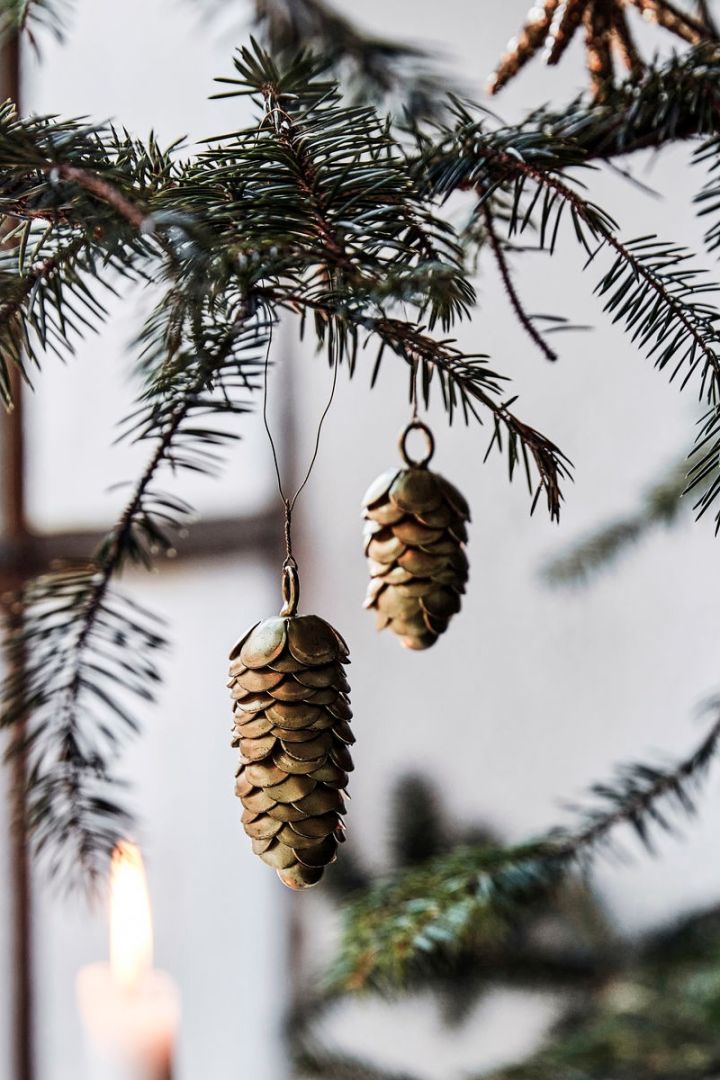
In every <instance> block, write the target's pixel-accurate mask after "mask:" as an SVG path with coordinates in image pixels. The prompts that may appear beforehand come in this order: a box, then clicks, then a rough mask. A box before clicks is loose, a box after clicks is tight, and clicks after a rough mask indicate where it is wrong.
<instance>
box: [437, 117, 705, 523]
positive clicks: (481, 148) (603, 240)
mask: <svg viewBox="0 0 720 1080" xmlns="http://www.w3.org/2000/svg"><path fill="white" fill-rule="evenodd" d="M455 108H456V115H457V124H456V127H455V129H454V130H448V129H447V128H445V129H441V130H443V131H444V136H443V137H442V138H441V139H440V140H439V141H437V142H436V143H430V142H429V141H427V140H424V141H422V142H421V143H420V149H421V157H420V160H419V164H418V169H419V172H420V175H421V176H423V177H424V178H425V181H426V183H427V184H428V187H429V189H430V191H431V192H432V193H435V194H436V195H439V196H442V197H447V196H448V195H449V194H450V193H451V192H452V191H455V190H472V191H474V192H476V193H477V195H478V196H479V204H478V208H477V211H476V212H478V213H482V212H483V207H484V205H485V204H486V202H487V200H488V199H490V198H491V197H492V196H493V195H494V194H495V192H496V191H498V190H501V191H503V192H505V193H506V194H507V195H508V196H509V197H510V198H511V211H510V219H509V234H510V235H511V236H512V235H514V234H517V233H520V234H521V233H522V232H524V231H525V230H526V229H528V228H529V227H530V225H531V224H534V226H535V228H536V230H537V236H538V245H539V247H540V248H541V249H546V250H548V251H549V252H550V253H551V254H552V253H553V252H554V251H555V248H556V243H557V238H558V232H559V229H560V225H561V222H562V219H563V214H564V213H565V212H567V213H568V215H569V217H570V220H571V224H572V226H573V232H574V236H575V239H576V241H577V242H578V243H579V244H580V246H581V247H582V248H583V249H584V251H585V252H586V254H587V257H588V258H587V262H586V266H587V265H591V264H593V263H594V262H595V261H596V260H597V258H598V255H599V254H600V253H601V252H602V251H603V250H609V251H611V252H612V253H614V261H613V262H612V264H611V266H610V268H609V269H608V270H607V271H605V272H604V273H603V275H602V277H601V278H600V280H599V282H598V284H597V286H596V289H595V291H596V293H597V294H598V295H599V296H601V297H604V298H605V302H604V310H605V311H606V312H607V313H609V314H611V315H612V316H613V321H614V322H620V323H621V324H623V325H624V327H625V329H626V331H627V332H629V333H630V335H631V338H632V340H633V341H634V342H637V343H638V344H639V346H640V347H641V348H643V349H644V350H645V352H646V353H647V355H648V356H649V357H651V358H652V359H653V360H654V364H655V367H656V368H658V369H659V370H661V371H662V370H665V369H667V370H669V372H670V380H671V381H672V380H673V379H675V378H676V376H678V375H679V374H680V375H681V388H682V387H684V386H685V385H686V384H687V382H688V381H689V379H690V378H691V376H693V375H696V374H697V375H698V376H699V393H700V395H701V396H704V397H705V399H706V401H707V402H708V404H709V405H710V406H711V409H712V410H713V415H714V410H715V407H716V402H718V400H720V332H719V331H718V318H719V317H718V313H717V311H716V309H715V308H714V307H713V306H711V305H710V303H709V302H708V298H709V297H711V296H712V295H713V294H714V293H715V292H717V286H716V285H715V283H714V282H713V281H712V280H711V279H710V278H709V277H708V276H707V275H706V274H705V273H704V272H701V271H699V270H698V269H696V268H695V267H693V266H692V265H691V264H690V262H689V260H690V259H691V256H690V253H689V252H688V251H686V250H685V249H684V248H681V247H678V246H673V245H668V244H664V243H661V242H659V241H658V240H656V239H655V238H654V237H640V238H637V239H635V240H631V241H622V240H620V239H619V237H618V236H617V232H616V225H615V222H614V221H613V220H612V219H611V218H610V217H609V216H608V215H607V214H606V213H605V212H604V211H602V210H601V209H600V208H599V207H597V206H595V205H594V204H593V203H591V202H589V201H588V200H587V199H586V198H585V197H584V196H583V195H582V194H581V193H580V192H579V191H578V190H577V185H575V186H571V182H570V181H569V180H568V178H567V177H566V176H565V175H564V174H559V172H558V166H557V165H556V164H555V162H557V161H558V159H559V158H560V157H563V159H564V168H567V167H570V166H572V165H575V164H578V163H582V157H580V158H578V156H577V150H576V149H575V148H574V147H573V146H565V145H563V144H560V143H557V144H555V145H553V144H552V140H550V142H548V139H547V138H546V137H538V136H537V135H536V134H528V133H518V132H517V131H515V130H514V129H501V130H499V131H488V130H487V125H486V121H485V119H484V118H481V119H480V120H479V121H475V120H474V119H473V117H472V116H471V114H470V113H469V112H468V111H467V109H466V108H465V107H464V106H463V105H461V104H459V103H457V104H456V107H455ZM547 160H549V161H550V162H551V164H550V165H549V166H547V165H546V161H547ZM716 448H717V453H716V452H715V451H716ZM694 454H695V459H696V464H695V465H694V466H693V468H692V469H691V474H690V475H691V485H690V486H691V487H693V486H695V485H696V484H698V483H702V484H703V485H704V491H703V494H702V497H701V501H700V506H701V510H702V512H704V511H705V510H706V509H707V507H708V506H709V505H710V504H711V503H712V502H713V500H714V499H715V497H716V495H718V494H720V464H718V462H719V461H720V457H719V456H718V455H720V428H718V427H717V425H716V424H715V423H713V417H712V416H710V415H709V416H708V419H707V423H706V426H705V427H704V428H703V430H702V431H701V434H700V437H699V439H698V442H697V445H696V449H695V451H694ZM698 456H700V461H699V463H697V457H698ZM713 471H714V474H715V475H714V479H716V480H717V481H718V483H717V484H714V483H713V482H712V480H713V477H712V476H711V475H710V474H711V473H712V472H713ZM716 521H717V525H718V528H720V512H719V513H718V516H717V519H716Z"/></svg>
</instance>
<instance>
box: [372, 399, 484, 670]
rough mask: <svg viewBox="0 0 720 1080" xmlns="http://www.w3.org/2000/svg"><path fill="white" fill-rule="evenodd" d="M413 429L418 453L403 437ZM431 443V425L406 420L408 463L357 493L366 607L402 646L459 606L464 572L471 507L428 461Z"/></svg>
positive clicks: (437, 628) (440, 626) (431, 635)
mask: <svg viewBox="0 0 720 1080" xmlns="http://www.w3.org/2000/svg"><path fill="white" fill-rule="evenodd" d="M415 430H417V431H420V432H422V434H423V435H424V436H425V439H426V440H427V452H426V454H425V457H424V458H423V459H421V460H419V461H413V460H412V459H411V458H410V457H409V456H408V452H407V445H406V444H407V439H408V436H409V435H410V433H411V432H412V431H415ZM434 449H435V444H434V440H433V437H432V433H431V431H430V429H429V428H428V427H427V426H426V425H425V424H423V423H422V422H421V421H419V420H412V421H411V422H410V424H408V426H407V428H406V429H405V431H404V432H403V434H402V435H401V437H400V452H401V454H402V456H403V458H404V460H405V463H406V466H407V468H401V469H390V470H389V471H388V472H386V473H383V474H382V476H379V477H378V478H377V480H376V481H375V482H374V483H373V484H371V485H370V487H369V489H368V491H367V492H366V494H365V498H364V500H363V508H364V509H363V514H364V517H365V529H364V540H365V555H366V556H367V560H368V568H369V571H370V583H369V586H368V591H367V597H366V600H365V607H367V608H372V609H373V610H374V611H375V616H376V623H377V627H378V629H379V630H383V629H385V628H386V627H387V628H388V629H390V630H392V631H393V632H394V633H395V634H397V635H398V636H399V637H400V640H401V643H402V644H403V645H404V646H405V647H406V648H408V649H427V648H429V647H430V646H431V645H434V644H435V642H436V641H437V639H438V637H439V635H440V634H442V633H443V632H444V631H445V630H446V629H447V626H448V623H449V621H450V619H451V617H452V616H453V615H455V614H456V613H457V612H458V611H459V610H460V597H461V596H462V594H463V593H464V592H465V586H466V583H467V579H468V561H467V556H466V555H465V543H466V541H467V522H468V521H469V520H470V510H469V507H468V504H467V503H466V501H465V499H464V498H463V496H462V495H461V494H460V492H459V491H458V490H457V488H455V487H454V486H453V485H452V484H451V483H449V481H447V480H445V479H444V478H443V477H442V476H439V475H438V474H437V473H434V472H431V471H430V469H428V464H429V462H430V460H431V458H432V455H433V452H434Z"/></svg>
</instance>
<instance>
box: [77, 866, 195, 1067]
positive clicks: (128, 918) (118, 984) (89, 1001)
mask: <svg viewBox="0 0 720 1080" xmlns="http://www.w3.org/2000/svg"><path fill="white" fill-rule="evenodd" d="M77 996H78V1006H79V1009H80V1015H81V1017H82V1020H83V1024H84V1026H85V1030H86V1031H87V1034H88V1036H89V1039H90V1041H91V1043H92V1044H93V1046H94V1049H95V1051H96V1052H97V1053H98V1055H99V1058H98V1061H100V1060H102V1061H103V1062H104V1066H100V1068H103V1069H104V1075H105V1076H107V1077H110V1076H111V1075H112V1076H113V1077H115V1076H118V1077H119V1076H121V1075H122V1076H123V1077H124V1078H125V1077H127V1080H168V1078H170V1076H171V1074H172V1060H173V1050H174V1045H175V1034H176V1031H177V1027H178V1021H179V1018H180V998H179V994H178V990H177V987H176V985H175V983H174V982H173V980H172V979H171V978H170V976H169V975H167V974H165V972H163V971H157V970H155V969H154V968H153V934H152V915H151V911H150V898H149V895H148V890H147V882H146V879H145V870H144V868H143V862H142V856H141V854H140V851H139V849H138V848H137V847H135V845H134V844H122V845H121V846H120V847H119V848H118V849H117V850H116V852H115V854H114V855H113V859H112V866H111V871H110V963H109V964H90V965H89V966H88V967H84V968H82V969H81V970H80V971H79V972H78V977H77ZM110 1069H112V1070H113V1072H112V1073H111V1072H110V1071H109V1070H110ZM92 1080H99V1077H96V1076H93V1077H92Z"/></svg>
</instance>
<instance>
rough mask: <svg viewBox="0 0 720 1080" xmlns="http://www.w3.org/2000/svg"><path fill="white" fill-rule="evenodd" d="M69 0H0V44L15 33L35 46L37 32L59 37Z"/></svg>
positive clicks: (63, 29)
mask: <svg viewBox="0 0 720 1080" xmlns="http://www.w3.org/2000/svg"><path fill="white" fill-rule="evenodd" d="M71 7H72V2H71V0H0V44H3V43H4V42H5V41H7V40H8V38H10V37H11V36H13V35H15V34H25V35H26V36H27V38H28V40H29V41H30V43H31V44H32V45H33V47H34V48H35V49H36V50H37V49H38V40H37V35H38V32H45V31H46V32H49V33H50V34H51V35H52V36H53V37H54V38H56V40H58V41H62V39H63V37H64V31H65V27H66V23H67V17H68V14H69V11H70V9H71Z"/></svg>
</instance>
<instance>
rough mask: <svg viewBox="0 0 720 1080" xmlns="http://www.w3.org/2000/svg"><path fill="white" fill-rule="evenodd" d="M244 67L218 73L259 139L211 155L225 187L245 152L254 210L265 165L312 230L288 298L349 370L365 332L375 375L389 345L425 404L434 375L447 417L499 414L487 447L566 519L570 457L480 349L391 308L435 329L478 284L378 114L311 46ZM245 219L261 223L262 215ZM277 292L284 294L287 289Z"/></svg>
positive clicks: (254, 57) (241, 62) (232, 140)
mask: <svg viewBox="0 0 720 1080" xmlns="http://www.w3.org/2000/svg"><path fill="white" fill-rule="evenodd" d="M236 69H237V72H238V76H239V78H236V79H223V80H221V81H222V82H224V83H225V84H227V85H230V86H232V87H233V89H231V90H229V91H228V93H229V94H239V93H244V94H251V95H253V96H254V97H255V98H256V99H257V100H258V101H259V102H261V103H262V105H263V108H264V110H265V118H264V121H263V123H262V124H261V126H260V136H261V138H260V139H259V138H258V133H257V132H255V131H253V132H251V133H242V132H241V133H233V134H231V135H228V136H225V137H223V138H222V139H221V140H217V142H218V147H217V148H216V147H213V149H212V150H211V151H209V152H208V154H207V155H206V157H207V161H208V162H209V163H211V164H212V175H213V178H214V179H213V182H214V183H215V184H218V183H220V184H222V183H223V180H224V177H225V175H226V174H227V172H228V162H230V163H231V168H232V176H233V179H234V183H235V185H237V182H238V180H237V178H238V170H240V175H241V176H242V175H243V171H244V168H243V161H244V160H245V161H247V163H248V166H249V167H251V169H252V181H251V182H252V185H253V193H254V194H255V196H256V197H255V200H254V203H253V213H254V214H259V213H262V212H263V211H264V206H263V205H262V203H261V202H259V201H258V200H261V199H262V193H261V190H260V189H258V175H261V176H263V178H264V180H265V185H266V186H265V190H266V191H267V192H269V193H271V192H272V186H271V185H279V186H280V185H281V186H282V190H283V192H284V201H285V212H286V214H287V213H288V212H290V213H292V216H293V222H294V231H295V233H296V234H299V233H302V234H303V235H304V236H305V238H306V247H305V248H304V249H303V253H302V254H303V260H302V261H298V258H297V253H296V252H294V251H291V252H287V251H285V252H277V249H276V252H277V258H278V260H280V261H281V265H282V267H283V271H284V274H285V275H286V276H290V275H291V274H292V276H291V285H290V286H289V287H288V289H287V292H286V294H285V300H284V303H285V304H286V305H287V306H290V307H294V308H295V309H296V310H300V311H305V310H312V311H313V312H314V314H315V328H316V333H317V334H318V337H319V338H320V340H321V341H322V340H323V337H324V335H325V333H326V332H328V333H329V332H332V333H333V335H334V339H335V341H336V343H337V344H338V347H339V355H340V358H341V359H342V358H343V357H345V356H347V357H348V360H349V366H350V372H351V374H352V372H353V370H354V367H355V361H356V357H357V349H358V332H359V331H362V330H366V331H369V332H370V334H371V335H372V336H375V337H377V338H378V339H379V344H380V347H379V351H378V355H377V360H376V365H375V371H374V374H373V382H374V381H375V379H376V378H377V375H378V371H379V365H380V363H381V361H382V357H383V352H384V350H385V349H390V350H391V351H393V352H395V353H396V354H397V355H399V356H400V357H402V358H403V359H404V360H405V361H406V363H408V364H409V366H410V369H411V378H412V380H413V385H415V381H417V383H418V385H419V387H420V392H421V393H422V396H423V397H424V399H425V401H426V404H427V403H428V401H429V394H430V388H431V385H432V383H433V381H435V382H436V383H437V384H438V385H439V387H440V390H441V394H442V398H443V404H444V406H445V408H446V410H447V412H448V415H449V417H450V419H452V417H453V415H454V412H455V410H456V408H458V407H459V408H460V409H461V411H462V413H463V415H464V417H465V419H466V420H467V419H468V418H469V417H470V416H476V417H478V412H477V408H476V406H477V405H481V406H482V407H483V408H484V409H487V410H489V411H490V413H491V415H492V418H493V427H494V435H493V438H492V440H491V443H490V448H489V449H490V450H492V449H493V448H495V447H497V448H498V449H500V450H501V451H502V450H506V452H507V458H508V468H509V473H510V477H511V478H512V476H513V474H514V472H515V470H516V468H517V467H518V466H521V467H523V468H524V470H525V472H526V476H527V479H528V485H529V488H530V491H531V492H534V497H533V504H532V505H533V507H534V506H535V504H536V502H537V499H538V497H539V495H540V494H541V493H544V495H545V498H546V502H547V506H548V511H549V513H550V516H551V518H554V519H556V518H557V517H558V515H559V510H560V503H561V499H562V493H561V490H560V485H561V482H562V481H563V480H564V479H567V478H568V477H569V462H568V461H567V459H566V458H565V457H564V455H563V454H562V453H561V451H560V450H559V449H558V448H557V447H556V446H554V444H553V443H551V442H550V441H549V440H548V439H546V438H545V437H544V436H543V435H541V434H540V433H539V432H537V431H535V430H533V429H532V428H531V427H529V426H528V425H527V424H525V423H524V422H522V421H520V420H519V419H518V418H517V417H516V416H515V415H514V414H513V413H512V412H510V409H509V405H510V402H500V401H497V400H496V396H495V395H497V394H498V393H499V380H501V379H502V377H501V376H498V375H496V374H495V373H494V372H492V371H490V370H489V369H487V368H486V367H485V365H484V363H483V361H484V357H469V356H466V355H464V354H462V353H460V352H459V351H458V350H457V349H456V348H455V347H454V346H453V344H452V343H451V342H448V341H435V340H434V339H432V338H430V337H429V336H428V335H427V334H426V333H425V332H424V329H423V328H422V326H421V325H420V324H419V323H417V322H413V321H411V320H410V319H407V318H405V319H398V318H393V317H391V316H390V313H389V311H388V308H389V307H390V305H391V304H393V303H394V304H397V303H398V302H399V301H402V303H403V305H404V306H407V305H408V304H414V305H415V306H416V307H417V312H418V317H419V318H422V317H423V316H424V315H425V314H427V316H428V322H429V326H430V328H432V327H433V325H434V324H435V322H436V321H439V322H440V323H441V324H442V325H443V327H448V326H449V325H450V324H451V322H452V321H454V320H455V319H457V318H458V317H460V316H461V315H463V314H465V313H466V312H467V311H468V308H469V305H470V304H471V303H472V302H473V301H474V293H473V292H472V289H471V288H470V287H469V286H468V285H467V281H466V277H465V272H464V267H463V266H462V263H461V252H460V248H459V245H458V244H457V243H456V240H455V236H454V234H453V233H452V231H451V230H450V229H449V227H448V226H447V225H445V224H443V223H441V222H440V221H439V220H438V219H437V218H436V217H435V216H433V215H432V214H430V213H429V211H428V210H427V209H426V208H425V207H423V205H422V203H421V201H419V200H416V199H415V197H414V196H413V195H412V194H411V193H410V191H409V186H408V183H407V175H406V170H405V167H404V162H403V160H402V158H401V156H400V153H399V150H398V147H397V146H396V144H395V143H394V141H393V140H392V138H391V135H390V133H389V131H388V129H387V128H382V127H380V126H379V125H378V122H377V118H376V117H375V114H374V113H373V112H372V111H371V110H367V109H353V110H350V111H348V110H343V109H340V108H338V106H337V95H336V91H335V89H334V88H332V87H328V85H327V84H325V83H322V82H318V81H317V80H318V76H319V75H320V74H321V73H322V70H323V66H322V64H320V65H318V63H317V62H313V61H312V60H311V59H309V58H306V57H304V56H301V57H300V58H299V59H298V60H297V61H295V63H294V64H293V65H292V66H291V67H290V68H288V69H283V68H279V67H278V66H277V65H276V64H275V63H274V61H272V60H271V59H270V58H269V57H267V56H266V55H265V54H263V52H262V50H260V49H259V48H258V47H257V46H255V47H254V48H253V49H252V50H249V49H243V50H241V52H240V54H239V56H238V58H237V60H236ZM349 126H351V127H352V130H353V138H352V141H350V140H348V138H347V130H348V127H349ZM276 212H277V211H276V210H275V209H273V213H276ZM236 223H237V219H235V220H234V222H233V224H234V226H236ZM248 225H249V227H250V229H251V230H252V229H253V226H254V221H253V220H251V221H250V222H248ZM420 285H421V286H422V287H419V286H420ZM272 292H273V295H274V297H275V302H277V301H278V299H279V298H280V297H281V296H282V288H281V289H280V291H278V289H277V287H275V288H272ZM269 295H270V290H269V289H268V287H265V296H266V297H268V296H269ZM281 302H282V301H281ZM513 400H514V399H513ZM478 418H479V417H478Z"/></svg>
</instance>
